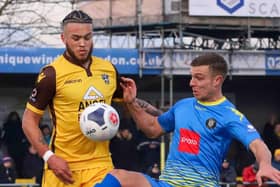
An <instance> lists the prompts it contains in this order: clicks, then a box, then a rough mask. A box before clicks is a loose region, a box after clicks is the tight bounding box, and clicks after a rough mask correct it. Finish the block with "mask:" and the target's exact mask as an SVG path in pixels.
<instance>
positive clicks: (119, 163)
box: [110, 120, 139, 171]
mask: <svg viewBox="0 0 280 187" xmlns="http://www.w3.org/2000/svg"><path fill="white" fill-rule="evenodd" d="M131 123H133V122H131ZM133 126H134V124H128V123H126V122H125V121H123V120H121V125H120V127H119V132H118V133H117V135H116V136H115V137H114V138H113V139H112V140H111V142H110V151H111V154H112V159H113V163H114V166H115V168H118V169H128V170H132V171H138V168H139V167H138V163H139V161H138V152H137V149H136V145H137V143H136V142H137V138H136V136H135V134H133V131H132V130H131V129H130V128H129V127H133Z"/></svg>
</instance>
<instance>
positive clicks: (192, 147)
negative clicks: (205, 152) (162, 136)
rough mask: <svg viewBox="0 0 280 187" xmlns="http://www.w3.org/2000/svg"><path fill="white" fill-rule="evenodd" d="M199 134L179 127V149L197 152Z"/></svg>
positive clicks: (186, 151) (191, 152) (192, 152)
mask: <svg viewBox="0 0 280 187" xmlns="http://www.w3.org/2000/svg"><path fill="white" fill-rule="evenodd" d="M199 143H200V136H199V134H197V133H196V132H194V131H190V130H188V129H180V142H179V147H178V149H179V151H180V152H185V153H190V154H195V155H197V154H198V153H199Z"/></svg>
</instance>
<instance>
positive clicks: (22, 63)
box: [0, 48, 163, 75]
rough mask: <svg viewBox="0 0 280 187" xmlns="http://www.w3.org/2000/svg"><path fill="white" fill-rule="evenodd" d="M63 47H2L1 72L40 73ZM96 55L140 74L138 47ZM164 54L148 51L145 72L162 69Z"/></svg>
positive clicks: (127, 71)
mask: <svg viewBox="0 0 280 187" xmlns="http://www.w3.org/2000/svg"><path fill="white" fill-rule="evenodd" d="M63 51H64V49H62V48H0V73H38V72H39V71H40V69H41V68H42V67H43V66H45V65H47V64H49V63H51V62H52V61H53V60H54V59H55V58H57V57H58V56H59V55H61V54H62V53H63ZM93 55H94V56H98V57H102V58H104V59H106V60H109V61H110V62H111V63H112V64H114V65H115V66H116V68H117V69H118V71H119V73H120V74H138V73H139V71H140V65H139V52H138V50H137V49H94V51H93ZM161 56H162V54H161V53H158V52H157V53H156V52H154V53H147V54H146V55H145V62H144V64H143V66H141V67H145V68H143V72H142V73H143V74H144V75H145V74H150V75H155V74H159V73H161V70H162V66H163V65H162V61H161V59H162V57H161Z"/></svg>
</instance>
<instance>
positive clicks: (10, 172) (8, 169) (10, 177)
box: [0, 156, 17, 184]
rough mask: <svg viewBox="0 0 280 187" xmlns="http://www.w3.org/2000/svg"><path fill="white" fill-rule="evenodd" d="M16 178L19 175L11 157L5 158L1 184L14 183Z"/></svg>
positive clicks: (1, 170)
mask: <svg viewBox="0 0 280 187" xmlns="http://www.w3.org/2000/svg"><path fill="white" fill-rule="evenodd" d="M16 177H17V173H16V169H15V167H14V162H13V159H12V158H11V157H9V156H5V157H3V158H2V162H1V165H0V183H1V184H8V183H14V182H15V180H16Z"/></svg>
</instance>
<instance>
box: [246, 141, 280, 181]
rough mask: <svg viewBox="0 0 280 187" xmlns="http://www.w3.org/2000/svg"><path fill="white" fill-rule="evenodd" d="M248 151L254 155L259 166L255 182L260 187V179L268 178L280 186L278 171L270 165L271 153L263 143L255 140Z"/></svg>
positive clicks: (279, 172)
mask: <svg viewBox="0 0 280 187" xmlns="http://www.w3.org/2000/svg"><path fill="white" fill-rule="evenodd" d="M250 149H251V151H252V152H253V153H254V155H255V157H256V160H257V162H258V164H259V170H258V172H257V176H256V178H257V182H258V184H259V186H261V185H262V183H263V181H262V178H263V177H265V178H269V179H271V180H273V181H274V182H276V183H277V184H278V185H280V171H279V170H277V169H275V168H273V167H272V165H271V153H270V151H269V149H268V148H267V146H266V145H265V143H264V142H263V141H262V140H261V139H256V140H254V141H253V142H252V143H251V144H250Z"/></svg>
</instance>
